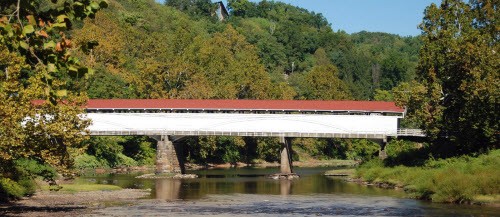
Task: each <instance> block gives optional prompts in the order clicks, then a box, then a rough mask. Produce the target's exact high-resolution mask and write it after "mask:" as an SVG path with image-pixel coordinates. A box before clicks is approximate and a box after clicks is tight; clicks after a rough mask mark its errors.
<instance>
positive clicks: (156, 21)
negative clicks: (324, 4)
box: [71, 0, 420, 166]
mask: <svg viewBox="0 0 500 217" xmlns="http://www.w3.org/2000/svg"><path fill="white" fill-rule="evenodd" d="M108 2H109V7H108V8H107V9H104V10H102V11H100V12H99V13H97V14H96V17H95V19H92V20H86V21H85V22H81V23H78V24H77V25H76V28H75V30H74V31H72V32H71V35H72V37H73V39H74V41H75V42H76V43H77V44H85V46H88V47H84V49H83V52H81V53H79V55H78V56H80V59H81V60H82V62H83V63H84V64H86V65H88V66H89V67H92V68H93V69H94V70H95V72H94V74H92V75H88V79H87V80H86V81H85V82H84V83H80V84H78V85H75V88H77V89H78V90H80V91H86V92H87V93H88V96H89V97H90V98H187V99H321V100H331V99H334V100H344V99H353V100H374V99H377V100H390V99H391V97H392V96H391V95H392V94H391V93H390V92H388V90H391V89H392V88H393V87H395V86H396V85H397V84H398V83H400V82H403V81H409V80H411V79H412V78H413V77H414V75H415V66H416V64H417V61H418V60H417V56H418V50H419V47H420V42H419V39H418V38H417V37H400V36H397V35H391V34H387V33H369V32H360V33H356V34H352V35H349V34H346V33H345V32H334V31H333V30H332V28H331V25H330V24H329V23H328V22H327V20H326V19H325V18H324V17H323V16H322V15H321V14H317V13H315V12H309V11H307V10H305V9H302V8H298V7H294V6H291V5H288V4H284V3H281V2H271V1H261V2H260V3H252V2H249V1H230V2H229V5H228V8H229V10H230V16H229V18H228V19H225V20H224V21H219V19H218V18H217V16H216V14H215V10H216V8H217V6H218V5H217V4H212V3H211V1H210V0H198V1H191V0H170V1H166V2H165V4H159V3H156V2H155V1H154V0H110V1H108ZM89 45H90V46H89ZM376 93H377V96H376ZM130 139H132V138H129V139H127V138H125V139H122V138H120V139H110V138H108V139H105V138H104V139H99V140H97V139H92V140H91V142H90V148H89V150H88V151H87V153H89V154H91V155H94V156H97V158H98V159H99V158H101V159H107V160H105V161H106V162H104V164H107V165H108V166H116V165H120V164H124V162H129V163H130V162H132V163H131V164H134V161H131V159H129V158H130V157H131V158H133V160H135V161H137V162H143V163H144V162H151V158H152V157H154V141H149V144H150V145H145V143H141V144H143V145H141V146H140V147H139V148H133V149H131V146H130V145H127V144H129V143H130V141H129V140H130ZM143 142H146V143H148V141H147V139H143ZM186 142H187V144H188V146H189V148H187V149H185V150H186V152H188V153H187V156H188V160H190V161H193V162H198V163H207V162H216V163H223V162H237V161H246V162H252V161H253V160H256V159H262V160H267V161H275V160H278V153H279V152H278V149H279V144H278V141H277V140H276V139H271V138H255V139H252V138H231V137H228V138H224V137H219V138H209V137H201V138H192V139H189V140H187V141H186ZM294 144H295V146H297V147H296V152H299V156H300V157H302V158H304V157H306V158H307V157H308V156H313V157H316V158H317V157H319V158H326V159H328V158H349V159H363V158H369V157H371V156H372V155H373V154H374V153H376V151H377V150H378V145H377V144H374V143H371V142H360V141H356V140H354V141H350V140H338V141H336V140H326V139H320V140H318V139H297V140H294ZM123 147H127V148H125V149H126V150H125V151H124V148H123ZM122 151H124V152H125V153H127V154H126V155H123V154H120V155H117V154H116V153H120V152H122ZM106 153H107V154H106ZM85 157H86V159H84V160H85V161H89V162H93V163H89V164H91V165H96V164H98V163H95V162H94V160H92V159H91V158H92V157H91V156H85ZM87 158H88V159H87ZM101 163H102V162H101Z"/></svg>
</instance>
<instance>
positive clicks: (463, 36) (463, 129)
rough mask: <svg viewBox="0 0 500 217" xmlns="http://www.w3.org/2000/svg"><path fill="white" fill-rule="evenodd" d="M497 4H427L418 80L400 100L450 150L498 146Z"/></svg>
mask: <svg viewBox="0 0 500 217" xmlns="http://www.w3.org/2000/svg"><path fill="white" fill-rule="evenodd" d="M498 7H499V5H498V1H489V0H488V1H476V0H471V1H469V2H468V3H466V2H463V1H459V0H449V1H443V2H442V3H441V4H440V5H439V6H438V5H435V4H432V5H431V6H429V7H427V8H426V10H425V16H424V20H423V22H422V24H421V25H420V28H421V29H422V36H421V40H422V42H423V46H422V48H421V51H420V60H419V64H418V68H417V69H418V70H417V81H418V83H417V84H413V85H411V87H408V89H406V91H409V92H410V95H409V96H408V95H407V96H406V97H403V99H404V100H402V101H403V102H404V104H406V105H408V106H409V113H410V115H413V116H414V117H415V118H416V119H417V120H418V123H419V125H420V126H421V127H422V128H423V129H425V130H426V131H427V133H428V135H429V136H430V137H431V138H432V139H433V140H434V141H435V142H436V144H440V145H442V146H445V147H447V149H448V151H449V152H458V153H468V152H471V151H477V150H487V149H489V148H495V147H497V146H498V141H499V140H498V139H499V134H498V132H499V121H498V107H499V102H500V98H499V97H500V89H499V87H500V77H499V76H500V74H499V73H498V69H499V68H500V65H499V64H500V56H499V54H498V49H499V44H498V40H499V29H500V26H499V22H498V20H499V12H498Z"/></svg>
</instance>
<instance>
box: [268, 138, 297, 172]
mask: <svg viewBox="0 0 500 217" xmlns="http://www.w3.org/2000/svg"><path fill="white" fill-rule="evenodd" d="M280 143H281V162H280V172H279V173H276V174H272V175H270V176H268V178H271V179H288V180H291V179H296V178H299V176H298V175H297V174H295V173H293V167H292V141H291V138H288V137H280Z"/></svg>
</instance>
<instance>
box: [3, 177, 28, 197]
mask: <svg viewBox="0 0 500 217" xmlns="http://www.w3.org/2000/svg"><path fill="white" fill-rule="evenodd" d="M24 194H25V189H24V188H23V187H22V186H21V185H20V184H18V183H17V182H15V181H13V180H11V179H9V178H0V201H2V202H7V201H9V200H12V199H19V198H21V197H23V196H24Z"/></svg>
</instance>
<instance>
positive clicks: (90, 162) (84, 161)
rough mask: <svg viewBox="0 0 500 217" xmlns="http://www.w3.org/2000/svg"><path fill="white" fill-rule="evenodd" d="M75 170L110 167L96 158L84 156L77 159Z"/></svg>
mask: <svg viewBox="0 0 500 217" xmlns="http://www.w3.org/2000/svg"><path fill="white" fill-rule="evenodd" d="M75 168H76V169H79V170H85V169H97V168H109V165H108V164H107V163H106V162H105V161H103V160H98V159H97V158H96V157H95V156H92V155H88V154H82V155H78V156H76V157H75Z"/></svg>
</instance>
